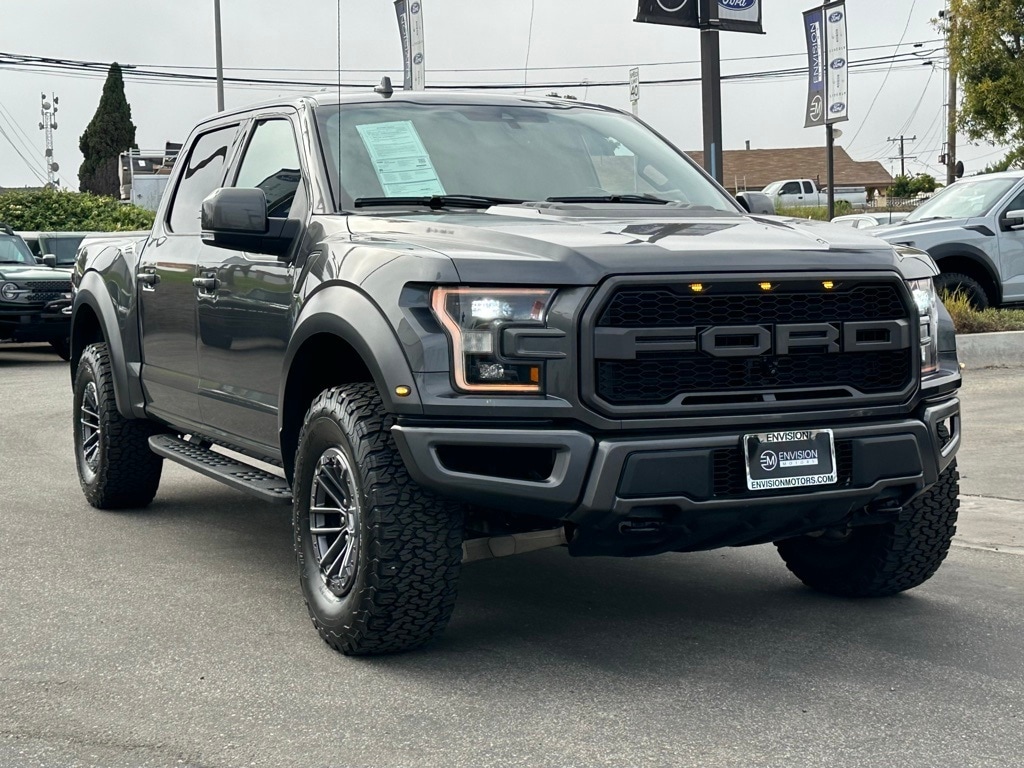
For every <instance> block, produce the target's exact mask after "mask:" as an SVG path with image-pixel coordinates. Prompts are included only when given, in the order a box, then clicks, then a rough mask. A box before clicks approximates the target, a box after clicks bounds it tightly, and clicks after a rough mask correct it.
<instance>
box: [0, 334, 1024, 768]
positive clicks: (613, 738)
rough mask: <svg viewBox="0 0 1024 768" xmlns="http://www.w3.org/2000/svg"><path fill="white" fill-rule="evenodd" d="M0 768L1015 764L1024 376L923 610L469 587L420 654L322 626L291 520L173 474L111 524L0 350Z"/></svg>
mask: <svg viewBox="0 0 1024 768" xmlns="http://www.w3.org/2000/svg"><path fill="white" fill-rule="evenodd" d="M0 403H2V411H0V766H3V767H7V766H12V767H13V766H18V767H19V768H23V767H24V768H33V767H41V766H47V767H49V766H54V767H56V766H117V767H121V766H124V767H126V768H127V767H128V766H179V765H186V766H211V767H212V766H247V765H257V766H283V765H289V766H389V767H393V766H461V765H465V766H518V765H521V766H568V765H586V766H591V765H592V766H743V767H744V768H749V767H750V766H787V767H791V766H822V765H833V766H885V765H899V766H1000V767H1004V766H1012V765H1021V764H1022V763H1024V654H1022V653H1021V638H1022V637H1024V481H1022V480H1021V469H1020V457H1021V456H1022V455H1024V406H1022V405H1021V404H1022V403H1024V368H1016V369H992V370H978V371H970V370H969V371H967V374H966V384H965V388H964V408H965V417H964V421H965V425H966V434H965V443H964V447H963V450H962V452H961V460H960V466H961V471H962V474H963V482H962V487H963V491H964V494H965V495H964V504H963V509H962V513H961V525H960V532H959V533H958V537H957V540H956V544H955V546H954V549H953V551H952V553H951V554H950V557H949V559H948V560H947V562H946V563H945V565H944V566H943V567H942V568H941V569H940V571H939V573H938V574H937V575H936V576H935V577H934V578H933V579H932V580H931V581H929V582H928V583H926V584H925V585H924V586H922V587H920V588H919V589H917V590H914V591H913V592H911V593H907V594H904V595H901V596H898V597H896V598H891V599H886V600H875V601H860V602H851V601H846V600H840V599H835V598H830V597H825V596H822V595H818V594H815V593H813V592H810V591H809V590H807V589H805V588H803V587H802V586H801V585H800V584H799V583H798V582H797V581H796V580H795V579H793V578H792V577H791V576H790V575H789V574H788V572H787V571H786V569H785V567H784V566H783V565H782V562H781V560H780V559H779V558H778V557H777V555H776V554H775V551H774V548H772V547H756V548H750V549H742V550H721V551H715V552H708V553H699V554H693V555H664V556H660V557H655V558H649V559H642V560H616V559H608V558H596V559H571V558H569V557H568V556H567V555H565V554H564V553H563V552H562V551H560V550H551V551H546V552H541V553H536V554H533V555H527V556H523V557H519V558H510V559H506V560H495V561H488V562H482V563H476V564H472V565H470V566H467V567H466V569H465V571H464V572H463V581H462V586H461V595H460V601H459V604H458V607H457V609H456V613H455V617H454V619H453V621H452V623H451V625H450V627H449V629H448V631H447V633H446V634H445V635H444V636H443V637H442V638H441V639H440V640H439V641H437V642H435V643H434V644H433V645H431V646H429V647H428V648H427V649H425V650H422V651H418V652H414V653H409V654H405V655H401V656H394V657H385V658H374V659H348V658H345V657H342V656H340V655H337V654H335V653H334V652H333V651H331V650H330V649H329V648H328V647H327V646H326V645H325V644H323V643H322V642H321V641H320V640H319V638H318V637H317V635H316V633H315V632H314V631H313V629H312V627H311V626H310V623H309V620H308V618H307V616H306V612H305V608H304V607H303V605H302V600H301V596H300V593H299V587H298V583H297V579H296V575H295V573H294V571H295V568H294V562H293V556H292V551H291V539H290V530H289V510H288V508H287V507H279V506H271V505H268V504H263V503H260V502H257V501H254V500H251V499H250V498H249V497H247V496H244V495H241V494H239V493H237V492H234V491H231V490H230V489H227V488H225V487H222V486H220V485H218V484H217V483H215V482H213V481H210V480H207V479H205V478H202V477H199V476H196V475H193V474H191V473H189V472H188V471H186V470H184V469H182V468H180V467H177V466H176V465H172V464H167V465H166V467H165V474H164V481H163V483H162V485H161V489H160V492H159V494H158V496H157V498H156V501H155V502H154V504H153V505H152V506H151V507H150V508H148V509H146V510H144V511H140V512H127V513H125V512H121V513H101V512H97V511H96V510H93V509H92V508H90V507H89V506H88V505H87V504H86V503H85V501H84V499H83V497H82V494H81V492H80V490H79V488H78V482H77V478H76V476H75V471H74V465H73V458H72V451H71V430H70V387H69V378H68V374H67V368H66V364H63V363H61V362H60V361H59V359H58V358H57V357H56V356H54V355H52V354H50V353H49V351H48V348H47V347H12V346H0Z"/></svg>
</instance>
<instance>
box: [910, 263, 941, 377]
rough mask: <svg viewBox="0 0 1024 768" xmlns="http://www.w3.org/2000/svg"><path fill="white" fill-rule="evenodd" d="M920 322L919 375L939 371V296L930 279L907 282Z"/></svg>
mask: <svg viewBox="0 0 1024 768" xmlns="http://www.w3.org/2000/svg"><path fill="white" fill-rule="evenodd" d="M907 287H908V288H910V294H911V296H913V297H914V306H915V307H916V308H917V316H918V318H919V319H920V322H921V334H920V335H921V373H922V374H925V373H932V372H933V371H937V370H938V369H939V296H938V293H936V291H935V283H934V282H932V279H931V278H930V277H929V278H926V279H924V280H908V281H907Z"/></svg>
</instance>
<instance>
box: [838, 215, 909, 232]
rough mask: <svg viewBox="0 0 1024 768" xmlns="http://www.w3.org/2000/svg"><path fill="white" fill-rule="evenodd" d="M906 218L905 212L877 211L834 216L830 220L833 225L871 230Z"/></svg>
mask: <svg viewBox="0 0 1024 768" xmlns="http://www.w3.org/2000/svg"><path fill="white" fill-rule="evenodd" d="M906 217H907V212H905V211H879V212H877V213H850V214H847V215H845V216H836V217H835V218H833V219H832V223H833V224H844V225H845V226H847V227H853V228H854V229H871V228H873V227H881V226H884V225H885V224H895V223H896V222H898V221H903V219H905V218H906Z"/></svg>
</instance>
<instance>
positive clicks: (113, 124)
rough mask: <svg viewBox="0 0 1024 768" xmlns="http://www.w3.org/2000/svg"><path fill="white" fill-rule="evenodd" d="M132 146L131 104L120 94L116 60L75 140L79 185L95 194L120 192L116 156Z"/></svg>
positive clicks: (119, 71) (120, 80) (113, 194)
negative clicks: (79, 163) (79, 153)
mask: <svg viewBox="0 0 1024 768" xmlns="http://www.w3.org/2000/svg"><path fill="white" fill-rule="evenodd" d="M133 146H135V124H134V123H132V108H131V107H130V106H129V105H128V100H127V99H126V98H125V95H124V78H123V77H122V76H121V67H120V65H118V63H117V62H114V63H113V64H111V65H110V71H109V72H107V80H106V82H105V83H103V95H102V96H101V97H100V105H99V106H98V107H97V108H96V114H94V115H93V116H92V120H91V121H90V122H89V125H87V126H86V128H85V133H83V134H82V138H81V139H79V140H78V148H79V149H80V150H81V151H82V156H83V158H84V159H83V160H82V167H81V168H79V170H78V182H79V189H81V190H82V191H83V192H92V193H93V194H96V195H110V196H112V197H117V196H119V194H120V180H119V178H118V167H117V163H118V156H119V155H120V154H121V153H122V152H124V151H126V150H129V149H131V148H132V147H133Z"/></svg>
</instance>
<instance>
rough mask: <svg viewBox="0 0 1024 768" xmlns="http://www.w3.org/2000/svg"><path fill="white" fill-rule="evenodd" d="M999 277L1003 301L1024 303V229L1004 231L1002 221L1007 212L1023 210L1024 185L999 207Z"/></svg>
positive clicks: (1017, 228) (1016, 228)
mask: <svg viewBox="0 0 1024 768" xmlns="http://www.w3.org/2000/svg"><path fill="white" fill-rule="evenodd" d="M998 210H999V217H998V221H997V222H996V224H997V226H998V227H999V238H998V239H999V260H998V261H999V277H1000V279H1001V280H1002V282H1003V301H1004V302H1007V303H1008V302H1018V301H1024V227H1015V228H1013V229H1004V228H1003V225H1002V223H1001V222H1002V221H1003V219H1005V218H1006V214H1007V213H1008V212H1009V211H1019V210H1024V185H1022V186H1021V187H1018V189H1017V190H1016V191H1015V192H1014V193H1013V195H1012V196H1011V197H1010V201H1009V202H1008V203H1006V204H1005V205H1001V206H999V209H998Z"/></svg>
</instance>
